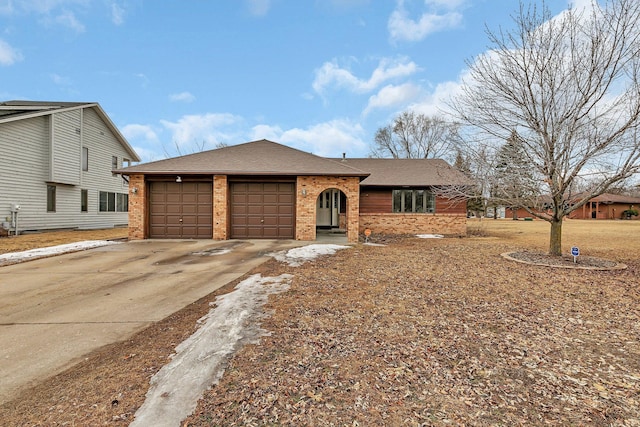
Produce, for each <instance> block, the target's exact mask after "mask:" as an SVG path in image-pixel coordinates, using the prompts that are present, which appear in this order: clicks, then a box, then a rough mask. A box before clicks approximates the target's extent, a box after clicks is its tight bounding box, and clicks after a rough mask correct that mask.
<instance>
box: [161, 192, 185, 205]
mask: <svg viewBox="0 0 640 427" xmlns="http://www.w3.org/2000/svg"><path fill="white" fill-rule="evenodd" d="M165 202H166V203H175V204H177V205H178V204H180V203H181V202H182V199H181V198H180V194H174V193H169V194H167V195H166V196H165Z"/></svg>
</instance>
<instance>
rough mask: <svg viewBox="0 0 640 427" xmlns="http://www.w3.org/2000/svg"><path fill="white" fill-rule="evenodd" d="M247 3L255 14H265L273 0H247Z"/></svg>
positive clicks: (250, 10) (250, 11)
mask: <svg viewBox="0 0 640 427" xmlns="http://www.w3.org/2000/svg"><path fill="white" fill-rule="evenodd" d="M246 4H247V8H248V9H249V13H251V14H252V15H253V16H264V15H266V14H267V13H268V12H269V9H270V8H271V0H246Z"/></svg>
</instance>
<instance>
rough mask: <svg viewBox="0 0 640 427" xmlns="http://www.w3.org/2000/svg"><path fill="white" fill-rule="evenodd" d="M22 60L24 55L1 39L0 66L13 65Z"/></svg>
mask: <svg viewBox="0 0 640 427" xmlns="http://www.w3.org/2000/svg"><path fill="white" fill-rule="evenodd" d="M21 60H22V54H20V52H18V51H17V50H15V49H14V48H13V47H11V45H10V44H9V43H7V42H5V41H4V40H2V39H0V65H13V64H14V63H16V62H18V61H21Z"/></svg>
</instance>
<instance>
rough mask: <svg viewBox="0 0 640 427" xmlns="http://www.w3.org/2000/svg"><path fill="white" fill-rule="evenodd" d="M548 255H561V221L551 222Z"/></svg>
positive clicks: (554, 220)
mask: <svg viewBox="0 0 640 427" xmlns="http://www.w3.org/2000/svg"><path fill="white" fill-rule="evenodd" d="M549 255H557V256H560V255H562V219H559V220H558V219H556V218H553V219H552V220H551V234H550V238H549Z"/></svg>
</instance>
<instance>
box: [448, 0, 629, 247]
mask: <svg viewBox="0 0 640 427" xmlns="http://www.w3.org/2000/svg"><path fill="white" fill-rule="evenodd" d="M514 20H515V24H516V27H515V29H514V30H511V31H502V30H500V31H498V32H492V31H487V33H488V36H489V39H490V42H491V44H492V45H493V46H492V47H493V49H492V50H491V51H489V52H488V53H486V54H484V55H481V56H480V57H478V58H476V59H475V60H474V61H473V62H470V63H469V64H468V65H469V74H468V78H466V79H465V81H464V83H463V87H462V93H461V94H460V95H459V96H457V97H456V98H454V99H453V100H452V102H451V107H452V108H453V110H454V111H455V112H456V113H457V116H458V118H459V119H460V120H461V121H462V122H463V123H465V124H468V125H471V126H473V127H474V128H475V129H477V130H479V131H480V132H481V133H484V134H485V135H488V136H490V137H493V138H495V141H496V144H500V143H501V141H502V142H504V141H505V140H507V139H508V138H509V137H510V136H512V135H514V133H515V135H517V138H518V140H519V141H520V143H521V145H522V151H523V153H524V156H525V160H526V163H527V164H528V165H529V167H530V169H531V171H532V172H533V174H534V176H536V177H537V179H539V183H538V184H539V190H538V191H539V192H540V193H539V194H538V196H539V197H540V198H541V197H546V198H547V200H548V207H549V210H548V211H542V210H539V209H534V207H532V206H526V205H523V206H522V207H524V208H525V209H527V210H528V211H529V213H530V214H531V215H534V216H536V217H538V218H541V219H544V220H546V221H548V222H549V223H550V224H551V229H550V239H549V240H550V242H549V253H550V254H552V255H560V254H561V253H562V220H563V218H564V217H565V216H567V215H568V214H569V213H570V212H572V211H574V210H576V209H578V208H580V207H582V206H583V205H584V204H585V203H587V202H588V201H589V200H590V199H591V198H593V197H595V196H598V195H600V194H602V193H604V192H606V191H607V189H608V188H610V187H611V186H614V185H616V184H617V183H619V182H621V181H624V180H625V179H628V178H629V177H631V176H632V175H633V174H635V173H638V172H639V171H640V145H639V142H638V139H637V138H636V133H637V128H638V125H639V124H640V26H638V22H640V2H638V1H637V0H607V1H606V4H604V5H602V7H600V6H599V5H598V3H597V2H596V1H593V2H592V5H591V8H585V9H582V10H578V9H568V10H566V11H564V12H563V13H561V14H560V15H558V16H556V17H553V16H551V14H550V12H549V10H548V8H547V7H546V6H545V4H544V3H543V4H542V7H541V8H537V7H535V6H525V5H524V4H523V3H521V4H520V10H519V14H518V15H516V16H515V17H514ZM578 181H581V182H583V183H584V182H588V183H589V186H588V188H587V189H586V191H585V192H583V193H581V194H579V195H578V194H574V193H573V188H574V185H575V184H576V183H577V182H578ZM576 197H577V199H576Z"/></svg>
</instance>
